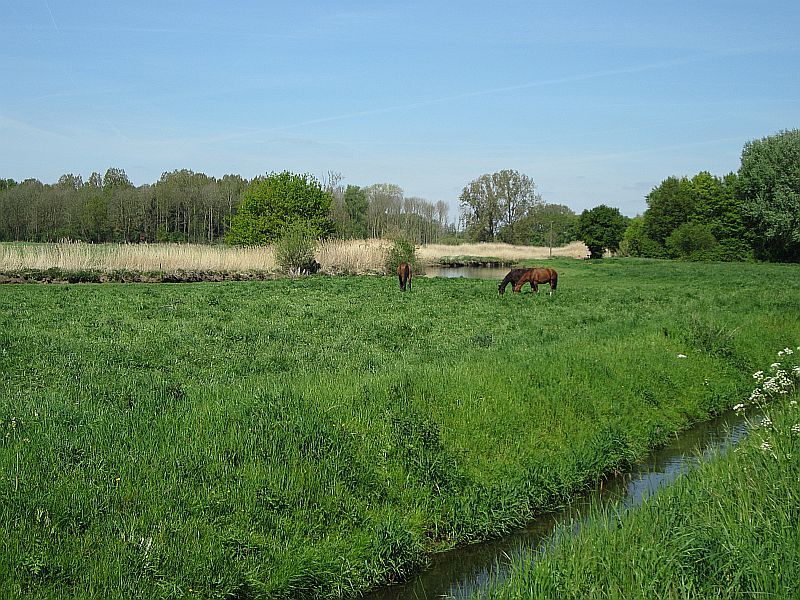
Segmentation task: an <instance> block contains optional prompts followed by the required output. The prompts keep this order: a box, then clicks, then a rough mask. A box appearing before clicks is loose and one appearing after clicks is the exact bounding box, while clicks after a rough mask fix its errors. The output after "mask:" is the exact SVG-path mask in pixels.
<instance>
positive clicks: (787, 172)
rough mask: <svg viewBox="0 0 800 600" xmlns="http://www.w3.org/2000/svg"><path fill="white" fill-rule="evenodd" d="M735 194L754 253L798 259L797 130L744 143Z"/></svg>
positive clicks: (799, 155)
mask: <svg viewBox="0 0 800 600" xmlns="http://www.w3.org/2000/svg"><path fill="white" fill-rule="evenodd" d="M738 193H739V198H740V200H741V202H742V210H743V212H744V216H745V218H746V220H747V222H748V224H749V226H750V228H751V230H752V232H753V238H754V239H753V245H754V249H755V251H756V254H757V256H758V257H759V258H765V259H769V260H777V261H791V262H797V261H800V129H793V130H789V131H782V132H780V133H778V134H776V135H772V136H768V137H765V138H762V139H760V140H752V141H750V142H747V143H746V144H745V146H744V150H743V151H742V162H741V166H740V168H739V177H738Z"/></svg>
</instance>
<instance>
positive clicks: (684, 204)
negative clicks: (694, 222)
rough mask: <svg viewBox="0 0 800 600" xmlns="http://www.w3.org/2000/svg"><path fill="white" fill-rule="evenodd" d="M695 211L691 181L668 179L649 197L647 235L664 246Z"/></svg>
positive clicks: (646, 215) (646, 221)
mask: <svg viewBox="0 0 800 600" xmlns="http://www.w3.org/2000/svg"><path fill="white" fill-rule="evenodd" d="M694 210H695V199H694V197H693V196H692V193H691V183H690V182H689V180H688V179H687V178H686V177H681V178H678V177H668V178H667V179H665V180H664V181H662V182H661V184H660V185H659V186H658V187H656V188H654V189H653V190H652V191H651V192H650V193H649V194H648V195H647V210H646V211H645V213H644V231H645V234H646V235H647V237H649V238H650V239H651V240H653V241H655V242H656V243H658V244H661V245H664V244H665V243H666V241H667V238H668V237H669V235H670V234H671V233H672V232H673V231H675V229H677V228H678V227H679V226H681V225H683V224H684V223H686V222H687V221H688V220H689V218H690V217H691V215H692V214H694Z"/></svg>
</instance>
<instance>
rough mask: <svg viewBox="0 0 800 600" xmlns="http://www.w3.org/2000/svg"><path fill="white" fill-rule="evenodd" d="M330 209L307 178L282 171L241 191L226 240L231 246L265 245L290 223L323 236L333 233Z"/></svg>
mask: <svg viewBox="0 0 800 600" xmlns="http://www.w3.org/2000/svg"><path fill="white" fill-rule="evenodd" d="M330 205H331V196H330V194H328V193H326V192H325V191H324V190H323V189H322V186H321V185H320V183H319V182H318V181H317V180H316V179H315V178H314V177H313V176H311V175H298V174H294V173H289V172H288V171H283V172H282V173H271V174H269V175H267V176H265V177H259V178H257V179H255V180H253V181H252V182H251V183H250V185H249V186H248V188H247V189H246V190H245V192H244V196H243V198H242V202H241V204H240V205H239V210H238V212H237V213H236V215H234V217H233V219H231V226H230V230H229V231H228V234H227V236H226V240H227V242H228V243H230V244H234V245H262V244H269V243H272V242H274V241H276V240H278V239H280V237H281V236H282V235H283V234H284V232H285V231H286V229H287V228H288V226H289V225H291V224H293V223H304V224H305V225H307V226H308V228H309V229H310V230H311V231H313V232H314V233H315V234H316V235H317V236H326V235H328V234H330V232H331V231H332V230H333V227H332V223H331V222H330V219H329V218H328V212H329V210H330Z"/></svg>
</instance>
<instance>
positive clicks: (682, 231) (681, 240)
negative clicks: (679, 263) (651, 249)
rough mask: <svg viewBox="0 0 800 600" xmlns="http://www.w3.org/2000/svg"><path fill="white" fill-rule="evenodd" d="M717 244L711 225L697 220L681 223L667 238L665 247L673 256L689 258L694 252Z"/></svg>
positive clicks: (703, 250)
mask: <svg viewBox="0 0 800 600" xmlns="http://www.w3.org/2000/svg"><path fill="white" fill-rule="evenodd" d="M716 245H717V238H715V237H714V234H713V233H711V227H710V226H709V225H705V224H703V223H699V222H697V221H692V222H689V223H683V224H682V225H680V226H679V227H678V228H677V229H675V231H673V232H672V233H671V234H670V235H669V237H668V238H667V243H666V246H667V249H668V250H669V251H670V252H671V253H672V255H673V256H678V257H680V258H689V257H690V256H692V255H693V254H695V253H698V252H705V251H708V250H711V249H712V248H713V247H714V246H716Z"/></svg>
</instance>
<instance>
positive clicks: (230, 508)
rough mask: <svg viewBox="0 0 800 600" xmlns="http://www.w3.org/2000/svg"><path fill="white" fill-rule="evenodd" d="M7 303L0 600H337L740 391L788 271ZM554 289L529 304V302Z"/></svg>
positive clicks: (545, 501)
mask: <svg viewBox="0 0 800 600" xmlns="http://www.w3.org/2000/svg"><path fill="white" fill-rule="evenodd" d="M549 264H553V265H554V266H555V267H556V268H558V269H559V274H560V277H559V290H558V293H557V294H556V295H554V296H553V297H549V296H547V295H546V294H540V295H539V296H533V295H531V294H529V293H525V294H506V295H505V296H503V297H498V296H497V288H496V282H494V281H477V280H463V279H460V280H446V279H430V280H426V279H422V278H419V279H415V280H414V287H413V290H412V291H411V292H408V293H405V294H402V293H400V292H399V290H398V289H397V282H396V281H395V279H394V278H390V277H326V276H314V277H309V278H301V279H297V280H288V279H280V280H274V281H259V282H224V283H200V284H184V285H164V284H158V285H155V284H153V285H147V284H125V285H118V284H104V285H93V284H77V285H53V286H42V285H7V286H2V287H0V373H2V380H0V433H1V434H2V436H3V437H2V439H1V441H0V465H1V466H2V468H1V469H0V595H2V596H3V597H15V596H16V597H25V598H61V597H64V596H68V597H96V598H184V597H185V598H190V597H192V598H194V597H199V598H258V597H284V596H296V597H337V596H343V595H345V596H346V595H352V594H355V593H357V592H359V591H362V590H364V589H366V588H369V587H373V586H376V585H381V584H383V583H387V582H391V581H393V580H396V579H397V578H398V577H402V576H403V575H404V574H405V573H407V572H409V570H411V569H414V568H417V567H418V566H419V565H420V564H422V563H424V561H425V558H426V556H428V555H429V554H430V553H431V552H433V551H436V550H439V549H443V548H446V547H450V546H452V545H454V544H460V543H466V542H470V541H474V540H479V539H483V538H486V537H488V536H492V535H496V534H498V533H500V532H502V531H504V530H507V529H508V528H510V527H513V526H515V525H518V524H520V523H522V522H524V521H525V520H526V519H528V518H529V517H530V516H531V515H532V514H534V513H535V512H537V511H540V510H543V509H546V508H548V507H551V506H555V505H557V504H560V503H563V502H564V501H566V500H567V499H568V498H569V497H570V496H571V495H572V494H573V493H575V492H576V491H577V490H579V489H581V488H582V487H583V486H584V485H585V484H586V483H587V482H588V481H591V480H593V479H596V478H597V477H599V476H600V475H601V474H602V473H604V472H608V471H610V470H614V469H618V468H624V466H625V465H626V464H627V463H628V462H630V461H634V460H636V459H637V458H638V457H640V456H642V455H643V454H644V453H645V452H646V450H647V449H648V448H649V447H652V446H654V445H657V444H659V443H662V442H663V441H664V440H665V439H667V437H668V436H670V435H672V434H673V432H675V431H677V430H680V429H682V428H685V427H687V426H688V425H689V424H690V423H691V422H693V421H695V420H699V419H704V418H706V417H707V416H708V415H709V414H710V413H714V412H716V411H719V410H722V409H724V408H728V407H730V406H732V405H733V404H735V403H736V401H737V400H739V399H742V398H746V397H747V396H748V395H749V393H750V390H751V389H752V381H753V380H752V373H753V372H754V371H755V370H757V369H759V368H762V367H763V365H765V364H769V363H770V362H771V361H772V359H773V357H774V352H775V349H776V348H783V347H786V346H792V345H794V346H797V345H798V344H797V340H798V339H800V311H798V310H797V309H798V300H797V299H798V298H800V270H799V269H798V268H797V267H796V266H787V265H757V264H748V265H735V264H695V263H672V262H659V261H630V260H624V261H623V260H619V261H617V260H603V261H598V262H593V261H574V260H571V261H570V260H563V261H552V263H549ZM545 289H546V288H545Z"/></svg>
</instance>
